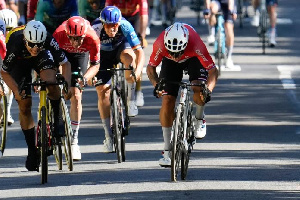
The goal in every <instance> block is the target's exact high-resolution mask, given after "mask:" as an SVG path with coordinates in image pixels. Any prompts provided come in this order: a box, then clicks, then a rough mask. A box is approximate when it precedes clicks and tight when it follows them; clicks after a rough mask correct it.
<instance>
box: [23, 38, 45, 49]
mask: <svg viewBox="0 0 300 200" xmlns="http://www.w3.org/2000/svg"><path fill="white" fill-rule="evenodd" d="M25 42H26V45H27V46H28V47H30V48H31V49H32V48H34V47H37V48H38V49H40V48H42V47H43V46H44V44H45V42H41V43H32V42H28V41H27V40H25Z"/></svg>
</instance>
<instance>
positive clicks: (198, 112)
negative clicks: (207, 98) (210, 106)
mask: <svg viewBox="0 0 300 200" xmlns="http://www.w3.org/2000/svg"><path fill="white" fill-rule="evenodd" d="M195 117H196V119H203V118H204V106H199V105H197V104H196V114H195Z"/></svg>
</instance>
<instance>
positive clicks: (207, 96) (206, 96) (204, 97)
mask: <svg viewBox="0 0 300 200" xmlns="http://www.w3.org/2000/svg"><path fill="white" fill-rule="evenodd" d="M200 98H201V101H202V102H203V105H204V104H206V103H208V102H209V101H210V100H211V91H210V90H209V89H208V88H207V87H206V88H205V89H203V90H202V92H200Z"/></svg>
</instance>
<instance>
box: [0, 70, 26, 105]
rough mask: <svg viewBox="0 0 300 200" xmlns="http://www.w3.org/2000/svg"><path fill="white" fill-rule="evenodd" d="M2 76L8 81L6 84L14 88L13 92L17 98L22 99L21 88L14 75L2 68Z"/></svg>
mask: <svg viewBox="0 0 300 200" xmlns="http://www.w3.org/2000/svg"><path fill="white" fill-rule="evenodd" d="M1 77H2V79H3V81H4V82H5V83H6V85H7V86H8V87H9V88H10V89H11V90H12V92H13V93H14V95H15V98H16V100H21V98H22V97H21V96H20V95H19V88H18V84H17V83H16V81H15V80H14V79H13V77H12V76H11V75H10V74H9V73H8V72H6V71H4V70H3V69H2V70H1Z"/></svg>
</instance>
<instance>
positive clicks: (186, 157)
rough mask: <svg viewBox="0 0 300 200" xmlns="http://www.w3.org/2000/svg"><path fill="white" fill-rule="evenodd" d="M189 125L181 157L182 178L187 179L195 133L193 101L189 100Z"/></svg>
mask: <svg viewBox="0 0 300 200" xmlns="http://www.w3.org/2000/svg"><path fill="white" fill-rule="evenodd" d="M187 112H188V113H187V126H186V127H185V128H186V143H187V144H186V146H185V150H184V151H182V157H181V180H185V179H186V176H187V172H188V167H189V161H190V154H191V149H192V147H193V141H194V138H193V137H194V133H193V121H192V120H193V103H192V102H189V108H188V111H187Z"/></svg>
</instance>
